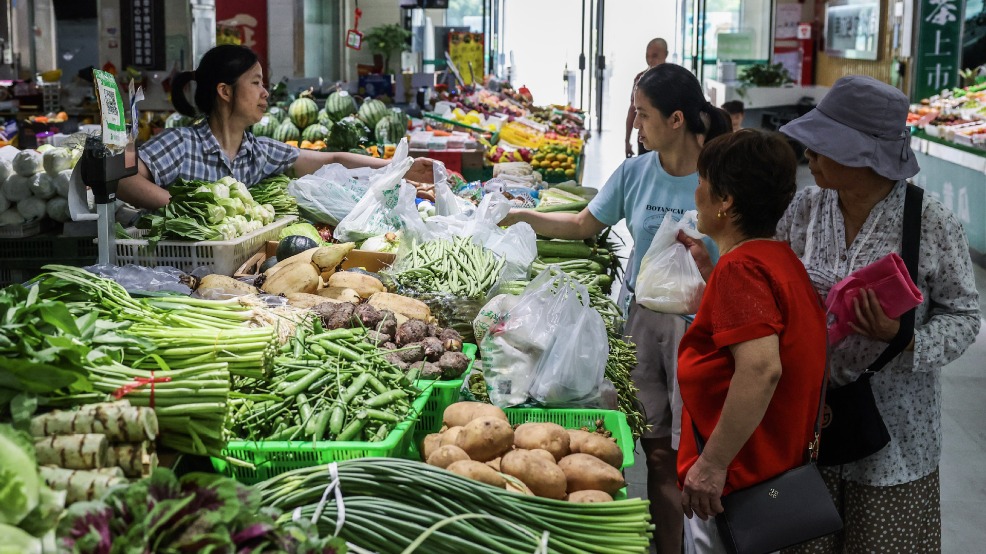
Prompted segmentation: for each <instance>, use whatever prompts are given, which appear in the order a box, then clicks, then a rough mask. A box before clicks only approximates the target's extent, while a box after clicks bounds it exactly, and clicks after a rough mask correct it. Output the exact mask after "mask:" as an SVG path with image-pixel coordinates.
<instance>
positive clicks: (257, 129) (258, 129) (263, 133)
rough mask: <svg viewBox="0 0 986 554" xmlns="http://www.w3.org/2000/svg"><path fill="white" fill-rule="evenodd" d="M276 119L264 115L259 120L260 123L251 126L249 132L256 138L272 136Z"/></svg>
mask: <svg viewBox="0 0 986 554" xmlns="http://www.w3.org/2000/svg"><path fill="white" fill-rule="evenodd" d="M277 123H278V122H277V119H276V118H274V117H273V116H271V115H269V114H264V116H263V117H261V118H260V121H258V122H256V123H254V124H253V127H252V128H251V130H252V131H253V134H254V135H256V136H258V137H269V136H271V135H273V134H274V129H276V128H277Z"/></svg>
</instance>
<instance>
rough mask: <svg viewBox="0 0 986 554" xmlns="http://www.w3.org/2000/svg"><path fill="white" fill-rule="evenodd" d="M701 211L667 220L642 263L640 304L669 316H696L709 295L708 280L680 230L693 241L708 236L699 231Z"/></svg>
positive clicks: (690, 212)
mask: <svg viewBox="0 0 986 554" xmlns="http://www.w3.org/2000/svg"><path fill="white" fill-rule="evenodd" d="M697 215H698V212H696V211H695V210H691V211H688V212H685V215H683V216H682V217H681V219H680V220H679V221H675V220H674V219H672V218H671V217H669V216H665V217H664V221H662V222H661V226H660V227H659V228H658V229H657V233H656V234H655V235H654V240H653V241H652V242H651V243H650V247H649V248H648V249H647V252H646V253H645V254H644V257H643V258H642V259H641V260H640V269H639V270H638V273H637V275H638V276H637V286H636V289H635V291H634V295H635V297H636V300H637V304H640V305H641V306H643V307H645V308H647V309H649V310H653V311H655V312H661V313H665V314H681V315H686V314H693V313H695V312H697V311H698V307H699V305H700V304H701V303H702V294H703V293H704V292H705V279H703V278H702V273H701V272H699V270H698V264H696V263H695V259H694V258H692V255H691V253H690V252H689V251H688V248H687V247H686V246H685V245H684V244H681V243H680V242H678V239H677V236H678V231H682V230H683V231H685V233H687V234H688V235H689V236H691V237H693V238H702V237H703V236H704V235H702V234H701V233H699V232H698V231H697V230H696V229H695V223H696V220H697V219H696V218H697Z"/></svg>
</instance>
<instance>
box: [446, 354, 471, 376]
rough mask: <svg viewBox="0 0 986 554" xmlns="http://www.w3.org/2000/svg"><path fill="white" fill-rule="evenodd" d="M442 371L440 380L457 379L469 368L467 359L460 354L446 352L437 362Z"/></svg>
mask: <svg viewBox="0 0 986 554" xmlns="http://www.w3.org/2000/svg"><path fill="white" fill-rule="evenodd" d="M438 367H440V368H441V369H442V378H444V379H458V378H459V377H461V376H462V374H463V373H465V372H466V369H468V368H469V358H467V357H466V355H465V354H463V353H462V352H446V353H444V354H442V357H441V358H439V360H438Z"/></svg>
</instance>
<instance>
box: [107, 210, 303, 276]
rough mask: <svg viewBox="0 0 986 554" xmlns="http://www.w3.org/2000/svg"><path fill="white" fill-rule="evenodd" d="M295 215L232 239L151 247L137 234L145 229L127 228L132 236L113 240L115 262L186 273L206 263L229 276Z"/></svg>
mask: <svg viewBox="0 0 986 554" xmlns="http://www.w3.org/2000/svg"><path fill="white" fill-rule="evenodd" d="M297 219H298V218H297V216H293V215H290V216H287V217H282V218H281V219H278V220H277V221H275V222H273V223H271V224H270V225H267V226H265V227H262V228H260V229H257V230H256V231H254V232H252V233H249V234H247V235H243V236H242V237H238V238H235V239H233V240H214V241H198V242H194V241H178V240H162V241H160V242H158V243H157V245H156V246H155V247H152V246H151V245H150V244H149V243H148V242H147V241H146V240H143V239H141V238H140V237H143V236H146V235H147V233H148V231H147V230H146V229H128V230H127V232H128V233H130V236H132V237H134V238H133V239H117V241H116V264H117V265H127V264H134V265H140V266H147V267H156V266H160V265H169V266H174V267H177V268H178V269H180V270H182V271H185V272H190V271H192V270H193V269H195V268H197V267H202V266H208V267H209V268H210V269H211V270H212V272H213V273H219V274H222V275H232V274H233V272H234V271H236V269H237V268H238V267H240V266H241V265H243V262H245V261H247V259H249V258H250V256H253V255H254V253H256V252H257V250H258V249H259V248H260V247H261V246H263V245H264V243H266V242H267V241H269V240H277V237H278V235H279V234H280V232H281V229H283V228H284V227H287V226H288V225H290V224H291V223H293V222H294V221H295V220H297Z"/></svg>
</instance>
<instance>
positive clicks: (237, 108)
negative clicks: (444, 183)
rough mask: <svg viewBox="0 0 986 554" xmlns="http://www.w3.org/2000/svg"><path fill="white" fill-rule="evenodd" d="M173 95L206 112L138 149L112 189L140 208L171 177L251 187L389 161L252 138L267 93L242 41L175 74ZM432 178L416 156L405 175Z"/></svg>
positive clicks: (183, 108)
mask: <svg viewBox="0 0 986 554" xmlns="http://www.w3.org/2000/svg"><path fill="white" fill-rule="evenodd" d="M191 80H194V81H195V82H196V87H195V106H196V107H197V108H198V111H196V109H195V108H194V107H192V105H191V104H189V102H188V99H187V98H186V97H185V93H184V88H185V85H186V84H188V82H189V81H191ZM171 95H172V101H173V103H174V105H175V109H177V110H178V112H179V113H181V114H183V115H187V116H190V117H197V116H199V115H200V114H201V115H203V116H204V119H203V120H202V121H199V122H198V123H196V124H195V125H193V126H191V127H183V128H177V129H167V130H165V131H164V132H163V133H161V134H160V135H158V136H156V137H154V138H153V139H151V140H150V141H148V142H147V144H145V145H143V146H142V147H140V149H139V160H138V162H137V175H134V176H133V177H127V178H126V179H121V180H120V188H119V191H118V192H117V196H118V197H119V198H120V199H121V200H123V201H125V202H129V203H130V204H133V205H134V206H136V207H138V208H145V209H157V208H160V207H162V206H164V205H166V204H167V203H168V201H169V200H170V198H171V195H170V194H169V193H168V189H167V188H166V187H167V186H168V185H170V184H171V183H173V182H174V181H175V180H176V179H179V178H181V179H189V180H190V179H201V180H204V181H215V180H218V179H221V178H222V177H227V176H232V177H233V178H235V179H236V180H238V181H241V182H243V183H245V184H246V185H247V186H252V185H254V184H256V183H258V182H260V181H262V180H263V179H266V178H267V177H270V176H272V175H279V174H282V173H285V172H288V171H289V170H293V173H294V175H296V176H301V175H307V174H309V173H312V172H313V171H315V170H317V169H319V168H321V167H322V166H324V165H327V164H331V163H339V164H342V165H344V166H346V167H348V168H357V167H370V168H373V169H376V168H378V167H382V166H384V165H387V163H389V162H388V161H387V160H382V159H377V158H372V157H370V156H364V155H360V154H351V153H343V152H315V151H312V150H302V149H299V148H297V147H294V146H291V145H288V144H285V143H283V142H278V141H276V140H273V139H269V138H265V137H255V136H254V135H253V133H251V132H250V127H251V126H252V125H253V124H254V123H257V122H258V121H260V119H261V118H262V117H263V116H264V113H265V112H266V111H267V97H268V96H269V93H268V92H267V89H266V88H265V87H264V79H263V69H262V68H261V66H260V62H259V60H258V58H257V55H256V54H254V53H253V52H252V51H251V50H250V49H248V48H245V47H243V46H234V45H221V46H217V47H215V48H213V49H212V50H209V51H208V52H206V54H205V55H204V56H203V57H202V61H201V62H200V63H199V67H198V69H196V70H195V71H194V72H187V71H186V72H184V73H180V74H178V75H177V76H176V77H175V79H174V82H173V85H172V93H171ZM406 177H407V179H409V180H413V181H419V182H431V181H432V179H433V178H432V161H431V160H429V159H427V158H419V159H417V160H415V162H414V165H413V166H412V167H411V169H410V171H408V173H407V175H406Z"/></svg>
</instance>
